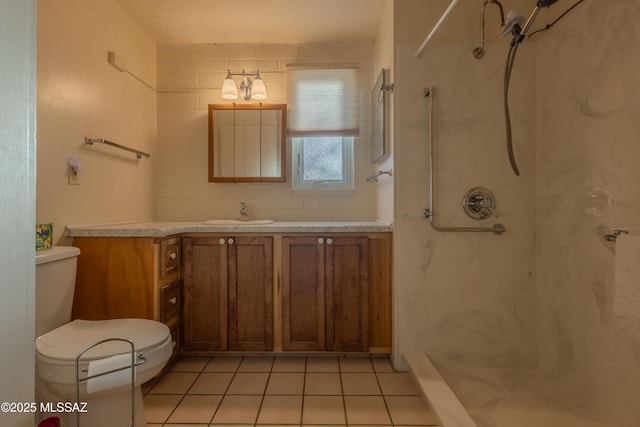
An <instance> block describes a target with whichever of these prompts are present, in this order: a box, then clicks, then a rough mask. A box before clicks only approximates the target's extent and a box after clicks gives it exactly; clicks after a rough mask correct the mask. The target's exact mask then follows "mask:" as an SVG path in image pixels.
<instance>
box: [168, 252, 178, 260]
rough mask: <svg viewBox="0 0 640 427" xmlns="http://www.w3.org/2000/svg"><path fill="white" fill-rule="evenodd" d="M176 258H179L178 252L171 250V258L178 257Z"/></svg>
mask: <svg viewBox="0 0 640 427" xmlns="http://www.w3.org/2000/svg"><path fill="white" fill-rule="evenodd" d="M176 258H178V254H177V253H175V252H171V253H170V254H169V259H176Z"/></svg>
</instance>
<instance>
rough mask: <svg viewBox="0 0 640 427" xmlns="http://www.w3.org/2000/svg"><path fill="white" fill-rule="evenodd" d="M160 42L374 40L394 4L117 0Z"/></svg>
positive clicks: (377, 0)
mask: <svg viewBox="0 0 640 427" xmlns="http://www.w3.org/2000/svg"><path fill="white" fill-rule="evenodd" d="M117 1H118V2H119V3H120V4H121V5H122V7H123V8H124V10H125V11H127V12H128V13H129V15H131V17H132V18H133V19H134V20H135V21H136V22H137V23H138V24H139V25H140V26H141V27H142V28H143V29H144V30H145V31H146V32H147V34H149V36H151V37H152V38H153V39H154V40H155V41H156V42H158V43H160V44H162V43H331V42H346V41H367V40H369V41H373V40H375V37H376V33H377V30H378V26H379V23H380V20H381V18H382V14H383V12H384V9H385V4H386V3H387V2H388V1H389V0H242V1H239V0H117Z"/></svg>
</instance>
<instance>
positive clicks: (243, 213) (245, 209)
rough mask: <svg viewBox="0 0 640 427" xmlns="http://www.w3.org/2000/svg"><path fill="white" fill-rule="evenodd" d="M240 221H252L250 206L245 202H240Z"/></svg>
mask: <svg viewBox="0 0 640 427" xmlns="http://www.w3.org/2000/svg"><path fill="white" fill-rule="evenodd" d="M239 219H240V221H252V220H253V218H251V215H249V206H247V204H246V203H245V202H240V218H239Z"/></svg>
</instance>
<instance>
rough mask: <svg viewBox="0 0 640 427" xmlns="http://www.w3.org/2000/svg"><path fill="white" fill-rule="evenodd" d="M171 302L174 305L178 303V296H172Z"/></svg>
mask: <svg viewBox="0 0 640 427" xmlns="http://www.w3.org/2000/svg"><path fill="white" fill-rule="evenodd" d="M169 302H170V303H171V304H173V305H176V303H177V302H178V298H176V297H173V298H171V299H170V300H169Z"/></svg>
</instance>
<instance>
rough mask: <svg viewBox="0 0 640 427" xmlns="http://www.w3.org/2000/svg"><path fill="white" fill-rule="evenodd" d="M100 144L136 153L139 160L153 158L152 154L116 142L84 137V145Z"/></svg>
mask: <svg viewBox="0 0 640 427" xmlns="http://www.w3.org/2000/svg"><path fill="white" fill-rule="evenodd" d="M96 142H97V143H98V144H106V145H111V146H112V147H116V148H119V149H121V150H125V151H128V152H130V153H135V154H136V158H137V159H138V160H140V159H141V158H143V157H146V158H147V159H148V158H149V157H151V154H149V153H145V152H144V151H140V150H136V149H135V148H129V147H126V146H124V145H120V144H118V143H115V142H111V141H107V140H106V139H102V138H89V137H87V136H85V137H84V143H85V144H87V145H93V144H94V143H96Z"/></svg>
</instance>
